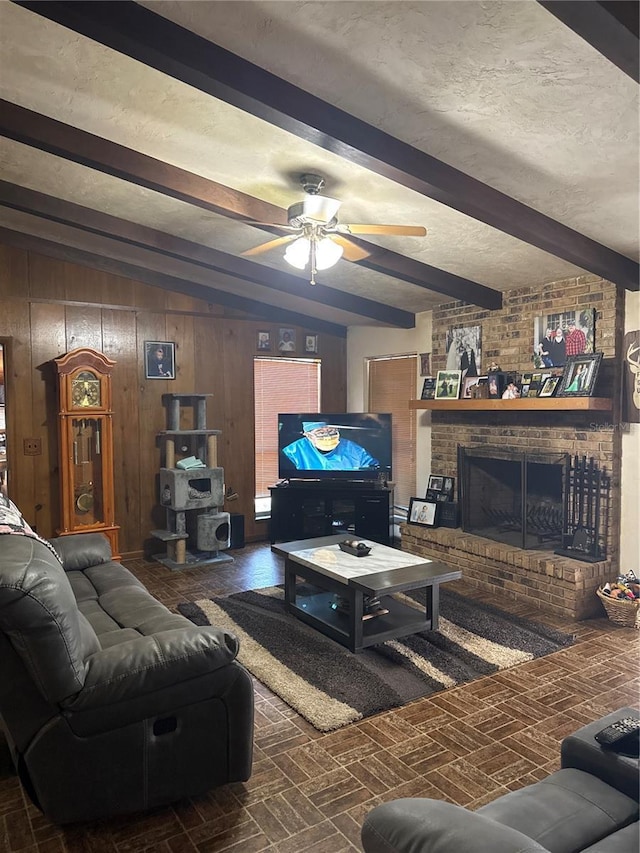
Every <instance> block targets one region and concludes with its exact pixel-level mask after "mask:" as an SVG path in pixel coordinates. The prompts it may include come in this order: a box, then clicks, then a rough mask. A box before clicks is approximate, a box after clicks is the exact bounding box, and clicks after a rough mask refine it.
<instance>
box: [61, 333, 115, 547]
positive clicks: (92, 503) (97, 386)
mask: <svg viewBox="0 0 640 853" xmlns="http://www.w3.org/2000/svg"><path fill="white" fill-rule="evenodd" d="M115 363H116V362H115V361H113V360H112V359H110V358H107V356H106V355H104V354H103V353H101V352H97V351H96V350H92V349H88V348H86V347H85V348H82V349H76V350H72V351H71V352H68V353H67V354H66V355H62V356H60V358H56V359H54V364H55V365H56V368H57V371H58V395H59V397H58V399H59V405H60V412H59V418H60V431H59V449H60V486H61V498H62V519H61V521H62V525H61V529H60V530H58V535H59V536H66V535H68V534H70V533H104V534H105V536H106V537H107V538H108V539H109V542H110V543H111V550H112V552H113V555H114V559H118V558H119V554H118V530H119V529H120V528H119V527H118V526H117V525H116V524H115V516H114V513H115V509H114V503H115V501H114V483H113V422H112V416H113V413H112V411H111V371H112V370H113V367H114V365H115Z"/></svg>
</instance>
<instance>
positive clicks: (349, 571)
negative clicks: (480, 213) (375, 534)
mask: <svg viewBox="0 0 640 853" xmlns="http://www.w3.org/2000/svg"><path fill="white" fill-rule="evenodd" d="M350 538H352V537H350V536H348V535H344V534H340V535H337V536H321V537H319V538H317V539H301V540H298V541H296V542H282V543H280V544H278V545H272V546H271V550H272V551H273V552H274V553H276V554H280V555H281V556H283V557H284V559H285V563H284V594H285V607H286V609H287V611H288V612H289V613H292V614H293V615H294V616H296V617H297V618H298V619H300V620H301V621H302V622H306V624H307V625H311V626H312V627H313V628H316V629H317V630H318V631H320V633H322V634H324V635H325V636H327V637H331V639H332V640H335V641H336V642H338V643H340V644H341V645H343V646H346V647H347V648H348V649H349V650H350V651H352V652H361V651H362V650H363V649H365V648H367V647H368V646H373V645H376V644H377V643H383V642H385V641H386V640H393V639H398V638H399V637H406V636H408V635H409V634H416V633H417V632H418V631H435V630H437V628H438V615H439V608H440V584H441V583H446V582H447V581H452V580H458V579H459V578H461V577H462V572H460V571H458V570H454V569H451V568H449V566H447V565H445V564H444V563H440V562H437V561H435V560H429V559H426V558H425V557H419V556H417V555H415V554H410V553H408V552H407V551H398V550H396V549H395V548H389V547H388V546H387V545H379V544H378V543H376V542H371V541H367V540H365V541H367V544H368V545H370V546H371V552H370V554H368V555H367V556H366V557H354V556H352V555H351V554H347V553H345V552H344V551H341V550H340V548H339V544H338V543H340V542H344V541H345V540H346V539H350ZM299 578H301V579H302V580H303V581H305V583H304V584H302V585H300V584H299V583H298V579H299ZM413 589H426V593H427V596H426V598H427V601H426V606H425V609H424V611H423V610H421V609H419V608H417V607H412V606H411V605H409V604H406V603H405V602H403V601H401V600H399V599H397V598H394V597H393V596H394V594H396V593H400V592H408V591H409V590H413ZM336 596H340V598H341V599H344V600H346V602H347V607H346V609H345V611H344V612H343V611H342V610H336V609H335V600H336ZM365 596H370V597H373V598H380V603H381V605H382V607H383V608H384V609H385V610H387V611H388V612H387V613H384V614H381V615H377V616H374V617H373V618H366V617H365V611H364V599H365ZM363 617H364V618H363Z"/></svg>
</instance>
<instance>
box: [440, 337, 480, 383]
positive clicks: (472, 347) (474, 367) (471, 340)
mask: <svg viewBox="0 0 640 853" xmlns="http://www.w3.org/2000/svg"><path fill="white" fill-rule="evenodd" d="M445 347H446V350H447V363H446V369H447V370H461V371H462V374H463V375H464V376H477V375H478V374H479V373H480V372H481V371H480V363H481V361H482V326H465V327H463V328H460V329H448V330H447V335H446V339H445Z"/></svg>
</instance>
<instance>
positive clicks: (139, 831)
mask: <svg viewBox="0 0 640 853" xmlns="http://www.w3.org/2000/svg"><path fill="white" fill-rule="evenodd" d="M230 553H232V555H233V557H234V562H233V563H228V564H221V565H219V566H217V567H216V566H213V567H208V568H200V569H193V570H189V571H186V572H170V571H169V570H168V569H166V568H165V567H164V566H161V565H160V564H158V563H155V562H154V563H151V562H145V561H144V560H133V561H128V562H127V565H128V567H129V568H130V569H131V570H132V571H133V572H134V573H135V574H136V575H137V576H138V577H139V578H140V579H141V580H142V581H143V582H144V583H145V584H146V585H147V587H148V588H149V589H150V590H151V592H152V593H153V594H154V595H155V596H157V597H158V598H159V599H160V600H161V601H163V602H164V603H165V604H166V605H167V606H168V607H170V608H175V606H176V605H177V604H178V603H179V602H182V601H188V600H194V599H198V598H202V597H207V596H211V595H226V594H230V593H233V592H239V591H241V590H245V589H256V588H259V587H263V586H269V585H271V584H274V583H280V582H281V581H282V566H281V562H280V559H279V558H277V557H275V556H274V555H273V554H272V553H271V550H270V548H269V546H268V545H266V544H259V545H249V546H247V547H245V548H243V549H241V550H236V551H233V552H230ZM454 586H455V587H456V588H457V589H458V591H460V592H465V590H464V587H463V585H462V583H461V582H458V583H456V584H455V585H454ZM477 597H479V598H482V599H483V600H487V598H488V597H487V596H477ZM491 601H492V603H493V604H497V605H498V606H500V607H502V608H503V609H505V610H510V611H511V612H514V613H517V614H520V615H521V616H523V617H527V616H528V617H530V618H531V619H534V620H536V621H545V622H546V623H547V624H549V625H552V626H554V627H556V628H559V629H560V630H564V631H567V632H570V633H575V634H576V636H577V640H576V643H575V644H574V645H573V646H571V647H570V648H567V649H563V650H561V651H558V652H556V653H555V654H553V655H550V656H548V657H546V658H543V659H538V660H534V661H531V662H529V663H524V664H521V665H519V666H517V667H514V668H513V669H510V670H507V671H503V672H500V673H497V674H495V675H492V676H487V677H485V678H482V679H479V680H478V681H474V682H472V683H471V684H467V685H463V686H461V687H454V688H452V689H450V690H447V691H443V692H441V693H438V694H436V695H434V696H431V697H430V698H427V699H422V700H418V701H416V702H412V703H411V704H409V705H406V706H404V707H403V708H400V709H396V710H393V711H388V712H386V713H382V714H379V715H377V716H375V717H370V718H368V719H366V720H363V721H362V722H360V723H355V724H353V725H351V726H348V727H346V728H344V729H341V730H339V731H337V732H331V733H329V734H321V733H320V732H317V731H316V730H315V729H314V728H312V727H311V726H310V725H309V724H308V723H307V722H306V721H305V720H303V719H302V718H301V717H299V716H298V715H297V714H296V713H295V712H294V711H292V710H291V709H290V708H289V707H288V706H287V705H285V703H284V702H282V700H280V699H278V697H276V696H274V695H273V694H271V693H270V691H269V690H267V688H266V687H264V686H263V685H262V684H260V683H259V682H255V696H256V721H255V755H254V769H253V775H252V777H251V779H250V780H249V781H248V782H246V783H243V784H240V783H236V784H233V785H227V786H224V787H222V788H219V789H216V790H214V791H211V792H210V793H208V794H206V795H205V796H203V797H199V798H197V799H193V800H188V801H183V802H180V803H175V804H173V805H172V806H170V807H166V808H162V809H156V810H154V811H153V812H151V813H146V814H136V815H129V816H125V817H119V818H114V819H111V820H102V821H98V822H94V823H90V824H77V825H74V826H68V827H57V826H53V825H52V824H50V823H49V822H48V821H47V820H45V819H44V818H43V817H42V815H41V814H40V813H39V812H38V810H37V809H36V808H35V807H34V806H33V805H31V804H30V803H29V801H28V799H27V797H26V795H25V794H24V792H23V791H22V788H21V786H20V784H19V782H18V781H17V778H16V777H15V776H13V775H11V774H10V773H9V772H8V770H7V768H6V767H5V768H3V767H1V766H0V850H2V851H7V853H14V851H15V853H17V851H21V853H87V851H96V853H196V851H197V853H219V851H225V853H257V852H258V851H269V853H303V851H304V853H342V851H345V852H346V851H359V850H361V846H360V842H359V834H360V826H361V824H362V819H363V817H364V815H365V814H366V813H367V812H368V811H369V810H370V809H371V808H372V807H373V806H375V805H377V804H378V803H380V802H383V801H385V800H390V799H395V798H397V797H407V796H422V797H424V796H427V797H436V798H439V799H446V800H449V801H450V802H453V803H458V804H460V805H464V806H468V807H469V808H472V809H473V808H477V807H479V806H480V805H482V804H484V803H486V802H489V801H490V800H492V799H494V798H495V797H497V796H499V795H500V794H503V793H505V792H506V791H511V790H515V789H517V788H520V787H522V786H524V785H528V784H530V783H531V782H534V781H537V780H539V779H542V778H544V777H545V776H546V775H548V774H549V773H551V772H552V771H553V770H555V769H556V768H557V767H558V765H559V743H560V741H561V740H562V738H563V737H564V736H565V735H566V734H568V733H569V732H571V731H573V730H574V729H576V728H578V727H579V726H581V725H584V724H585V723H588V722H591V721H592V720H595V719H598V718H599V717H601V716H603V715H604V714H606V713H609V712H610V711H613V710H615V709H616V708H619V707H621V706H623V705H631V706H633V707H638V704H639V697H640V655H639V654H638V652H639V651H640V633H639V632H638V631H636V630H634V629H632V628H621V627H619V626H617V625H614V624H613V623H611V622H609V621H608V620H607V619H606V617H604V614H603V617H602V618H597V619H591V620H589V621H585V622H571V621H568V620H566V619H561V618H558V617H554V616H549V615H545V614H543V613H541V612H540V611H539V610H538V609H533V608H529V607H528V606H527V605H524V604H522V603H519V602H518V603H516V602H512V601H510V600H509V599H498V598H496V597H495V596H493V597H492V598H491Z"/></svg>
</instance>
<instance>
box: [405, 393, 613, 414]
mask: <svg viewBox="0 0 640 853" xmlns="http://www.w3.org/2000/svg"><path fill="white" fill-rule="evenodd" d="M409 408H410V409H430V410H431V411H437V412H465V411H467V412H568V411H573V412H610V411H611V410H612V408H613V400H611V399H610V398H609V397H533V398H531V399H528V398H524V399H519V400H477V399H476V400H409Z"/></svg>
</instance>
